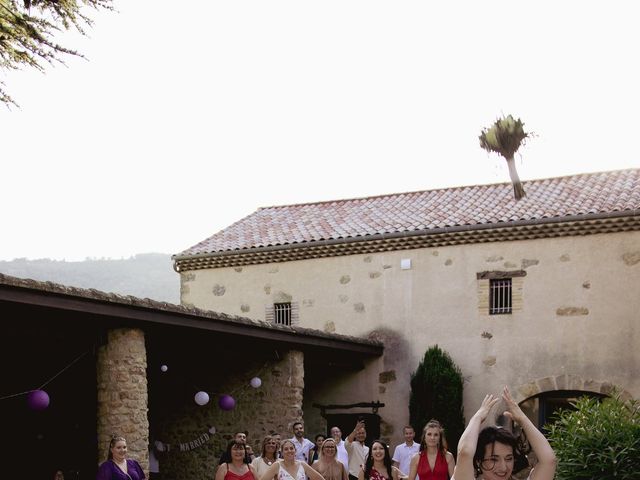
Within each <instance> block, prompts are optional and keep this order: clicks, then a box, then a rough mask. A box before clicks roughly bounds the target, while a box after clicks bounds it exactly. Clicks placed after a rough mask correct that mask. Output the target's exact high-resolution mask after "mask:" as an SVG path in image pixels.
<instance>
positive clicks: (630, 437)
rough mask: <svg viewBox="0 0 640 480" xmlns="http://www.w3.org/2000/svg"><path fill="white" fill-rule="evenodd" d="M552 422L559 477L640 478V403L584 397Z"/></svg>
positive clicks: (569, 479) (571, 479) (573, 479)
mask: <svg viewBox="0 0 640 480" xmlns="http://www.w3.org/2000/svg"><path fill="white" fill-rule="evenodd" d="M573 405H574V406H575V407H576V410H575V411H574V410H563V411H561V412H560V414H559V417H558V420H556V422H555V423H553V424H551V425H549V426H548V427H549V432H550V433H549V442H550V443H551V446H552V447H553V449H554V451H555V453H556V457H557V458H558V468H557V471H556V479H557V480H587V479H589V480H591V479H594V478H595V479H618V480H632V479H633V480H637V479H638V478H640V404H639V403H638V402H637V401H627V402H623V401H622V400H620V398H619V397H614V398H607V399H605V400H603V401H602V402H599V401H598V400H597V399H594V398H588V397H582V398H580V399H578V400H577V401H576V402H575V403H574V404H573Z"/></svg>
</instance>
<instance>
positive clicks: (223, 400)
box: [218, 395, 236, 410]
mask: <svg viewBox="0 0 640 480" xmlns="http://www.w3.org/2000/svg"><path fill="white" fill-rule="evenodd" d="M218 405H219V406H220V408H221V409H222V410H233V409H234V408H235V406H236V400H235V399H234V398H233V397H232V396H231V395H220V399H219V400H218Z"/></svg>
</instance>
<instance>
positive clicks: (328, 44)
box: [0, 0, 640, 260]
mask: <svg viewBox="0 0 640 480" xmlns="http://www.w3.org/2000/svg"><path fill="white" fill-rule="evenodd" d="M637 4H638V2H634V1H627V2H622V1H620V2H618V1H612V2H601V1H599V2H591V1H584V0H581V1H562V2H558V1H554V2H551V1H538V2H522V1H513V0H510V1H492V0H483V1H478V0H469V1H448V2H431V1H427V0H420V1H390V0H389V1H385V2H380V1H373V0H366V1H349V0H339V1H331V0H323V1H315V2H308V1H302V0H294V1H271V0H259V1H249V0H238V1H231V0H228V1H224V2H221V1H213V0H210V1H195V2H188V3H181V2H175V1H168V0H153V1H151V0H129V1H125V0H120V1H119V2H118V3H116V5H117V8H118V10H119V13H101V14H99V15H93V16H94V18H95V20H96V22H95V26H94V28H93V29H92V30H91V31H90V32H89V35H90V38H87V39H78V38H77V36H70V37H68V38H67V39H66V40H64V42H65V43H66V44H67V45H70V46H73V47H75V48H77V49H79V50H80V51H82V52H83V53H84V54H85V55H86V56H87V57H88V59H89V61H84V60H77V59H69V60H68V62H67V64H68V68H65V67H61V66H58V67H55V68H48V69H47V73H46V75H42V74H40V73H37V72H34V71H28V70H24V71H17V72H10V73H6V72H4V73H2V74H1V75H2V78H3V79H4V81H5V83H6V88H7V90H8V91H9V92H10V93H11V94H12V96H13V97H14V98H15V99H16V100H17V101H18V102H19V103H20V105H21V108H19V109H16V108H12V109H11V110H7V109H5V108H0V127H1V129H0V132H1V134H2V149H1V153H0V159H1V160H0V164H1V165H2V177H1V179H2V180H1V181H2V188H1V189H0V195H1V202H2V203H1V205H2V207H1V208H2V212H3V214H2V225H3V228H2V235H1V236H0V238H1V240H0V245H1V247H0V259H6V260H8V259H13V258H16V257H27V258H43V257H49V258H55V259H67V260H81V259H84V258H85V257H112V258H121V257H128V256H130V255H134V254H136V253H143V252H164V253H178V252H180V251H182V250H184V249H186V248H188V247H189V246H191V245H193V244H195V243H197V242H199V241H201V240H203V239H204V238H206V237H208V236H210V235H212V234H213V233H215V232H217V231H218V230H220V229H222V228H224V227H226V226H228V225H230V224H231V223H233V222H235V221H237V220H239V219H240V218H242V217H244V216H246V215H248V214H250V213H251V212H253V211H255V210H256V209H257V208H259V207H261V206H270V205H280V204H290V203H303V202H313V201H321V200H330V199H339V198H352V197H361V196H369V195H379V194H384V193H395V192H404V191H414V190H426V189H432V188H440V187H450V186H457V185H470V184H479V183H494V182H504V181H508V173H507V169H506V166H505V164H504V161H503V160H502V159H501V158H500V157H498V156H495V155H491V156H490V155H488V154H487V153H485V152H484V151H483V150H481V149H480V147H479V146H478V134H479V133H480V130H481V128H482V127H483V126H487V125H489V124H491V123H492V122H493V121H494V120H495V118H496V117H497V116H498V115H500V114H501V113H505V114H509V113H511V114H513V115H514V116H518V117H521V118H522V120H523V121H524V122H525V128H526V129H528V130H532V131H534V132H535V133H536V134H537V137H536V138H534V139H532V140H531V141H529V142H528V144H527V145H526V147H525V148H524V149H522V151H521V157H519V158H518V162H517V163H518V170H519V172H520V176H521V178H522V179H523V180H527V179H534V178H544V177H553V176H559V175H568V174H575V173H580V172H593V171H601V170H614V169H621V168H630V167H637V166H640V155H639V153H638V127H639V125H638V124H639V120H638V112H640V93H639V92H640V89H639V87H638V86H639V85H640V73H639V72H640V69H639V68H638V63H639V62H638V58H640V52H638V51H637V50H638V49H639V46H640V28H638V18H640V15H639V13H640V12H639V10H640V6H638V5H637Z"/></svg>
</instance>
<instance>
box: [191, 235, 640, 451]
mask: <svg viewBox="0 0 640 480" xmlns="http://www.w3.org/2000/svg"><path fill="white" fill-rule="evenodd" d="M638 245H640V232H637V231H632V232H621V233H611V234H598V235H588V236H583V237H582V236H576V237H562V238H540V239H535V240H522V241H512V242H494V243H483V244H469V245H453V246H447V247H440V248H421V249H415V250H406V251H391V252H381V253H375V254H368V255H350V256H343V257H331V258H318V259H308V260H300V261H290V262H283V263H278V264H263V265H245V266H243V267H242V268H241V269H240V268H239V267H238V269H236V268H231V267H229V268H217V269H206V270H197V271H193V272H184V273H182V284H183V285H184V286H188V289H187V290H185V291H183V294H182V301H183V303H185V304H193V305H197V306H198V307H201V308H207V309H211V310H214V311H222V312H225V313H229V314H237V315H249V316H251V317H252V318H256V319H258V320H265V319H266V315H265V312H266V311H267V309H268V308H269V306H272V305H273V303H274V302H276V301H278V300H280V299H282V298H288V299H290V300H291V301H292V302H298V304H299V306H300V310H299V323H298V325H299V326H301V327H308V328H315V329H319V330H324V331H327V332H335V333H338V334H345V335H355V336H363V337H364V336H367V335H369V334H371V333H372V332H378V331H380V332H386V333H385V337H384V339H383V340H384V341H385V352H384V359H383V365H379V367H380V368H375V369H374V368H371V369H367V370H365V371H363V372H361V373H360V374H359V375H353V378H351V382H353V383H352V384H351V385H350V386H346V385H345V386H344V387H343V386H342V385H338V386H327V388H323V389H321V388H316V386H315V384H316V380H315V379H309V378H308V379H307V383H308V384H309V385H310V386H311V387H312V389H313V390H314V393H315V392H317V393H318V394H317V395H315V394H314V395H312V396H311V400H312V401H316V402H319V403H325V404H326V403H330V402H333V401H335V400H336V399H339V402H338V403H353V402H359V401H361V399H362V398H363V397H366V398H376V399H379V400H380V401H381V402H383V403H385V404H386V407H385V408H384V409H383V410H381V412H380V413H381V416H382V421H383V425H382V426H383V427H384V431H383V435H384V436H385V438H389V439H390V441H391V443H394V444H395V443H400V442H401V441H402V428H401V427H402V425H404V424H405V423H406V422H407V420H408V409H407V405H408V401H409V388H408V382H409V379H410V376H411V373H412V372H413V371H415V369H416V367H417V366H418V363H419V361H420V360H421V359H422V357H423V355H424V352H425V351H426V349H427V348H429V347H430V346H432V345H435V344H437V345H439V346H440V347H441V348H442V349H443V350H445V351H446V352H448V353H449V354H450V355H451V357H452V358H453V360H454V361H455V363H456V364H457V365H458V366H459V367H460V369H461V370H462V374H463V376H464V379H465V385H464V408H465V416H466V418H467V419H468V418H470V417H471V416H472V415H473V413H474V412H475V411H476V409H477V408H478V405H480V403H481V402H482V399H483V398H484V395H485V394H486V393H487V392H493V393H497V392H499V391H500V389H501V388H502V386H503V385H505V384H508V385H510V386H512V387H513V388H514V389H515V387H516V386H519V385H526V384H528V383H529V382H532V381H536V380H537V379H541V378H547V377H554V378H555V377H558V376H562V375H570V376H577V377H580V378H583V379H585V381H586V380H592V381H595V382H605V381H606V382H609V383H611V384H613V385H616V386H618V387H619V388H621V389H623V390H626V391H628V392H629V393H630V395H633V396H634V397H636V398H637V397H640V377H639V376H638V375H634V374H633V373H632V372H634V371H637V370H638V369H640V354H639V353H638V352H639V350H638V348H637V347H636V346H637V345H638V343H639V341H640V340H639V339H640V330H639V329H638V320H637V319H638V315H637V312H638V310H639V309H640V296H638V295H634V293H635V292H636V291H637V288H638V285H640V250H639V249H638ZM407 266H408V267H409V268H406V267H407ZM512 271H518V272H520V273H519V275H520V276H517V277H514V279H513V288H514V292H513V293H514V297H513V301H514V311H513V313H512V314H508V315H489V314H488V308H487V306H488V288H487V287H488V283H489V281H488V280H486V279H483V278H479V274H481V273H483V272H512ZM522 272H526V275H522ZM245 312H249V313H245ZM392 337H393V338H397V339H398V340H397V341H391V340H392ZM362 375H366V376H367V378H366V379H364V380H362V381H361V380H359V379H358V377H360V376H362ZM363 384H366V385H369V386H368V387H364V388H365V389H364V390H363V388H361V385H363ZM322 385H323V386H324V384H322ZM356 385H357V387H356ZM371 389H375V391H373V392H371ZM305 407H306V405H305ZM385 424H386V425H385ZM313 427H314V428H315V429H317V428H320V427H321V424H320V423H319V422H313ZM391 427H393V428H391ZM307 431H308V433H309V434H311V433H313V432H311V431H309V428H308V429H307Z"/></svg>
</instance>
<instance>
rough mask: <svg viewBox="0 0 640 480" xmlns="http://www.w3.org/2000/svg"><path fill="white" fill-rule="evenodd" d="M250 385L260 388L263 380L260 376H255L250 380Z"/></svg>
mask: <svg viewBox="0 0 640 480" xmlns="http://www.w3.org/2000/svg"><path fill="white" fill-rule="evenodd" d="M249 385H251V386H252V387H253V388H260V385H262V380H260V377H253V378H252V379H251V381H250V382H249Z"/></svg>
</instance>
